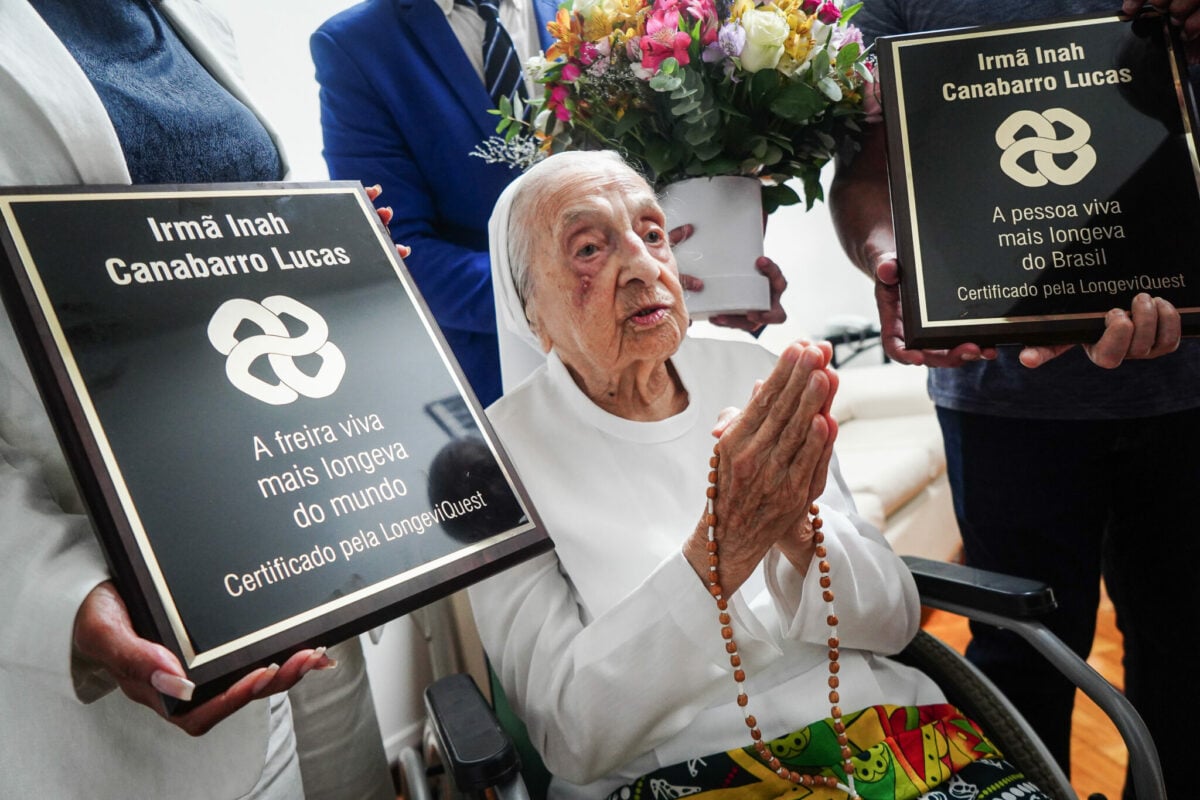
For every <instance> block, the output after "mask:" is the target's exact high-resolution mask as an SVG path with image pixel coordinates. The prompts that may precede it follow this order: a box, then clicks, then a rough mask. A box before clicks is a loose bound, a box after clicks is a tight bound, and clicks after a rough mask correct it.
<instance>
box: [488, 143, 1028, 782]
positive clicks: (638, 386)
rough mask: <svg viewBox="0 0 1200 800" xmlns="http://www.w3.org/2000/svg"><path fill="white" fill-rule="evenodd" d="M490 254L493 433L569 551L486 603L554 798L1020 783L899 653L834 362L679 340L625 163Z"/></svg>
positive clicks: (520, 199)
mask: <svg viewBox="0 0 1200 800" xmlns="http://www.w3.org/2000/svg"><path fill="white" fill-rule="evenodd" d="M490 234H491V246H492V265H493V279H494V284H495V287H496V303H497V315H498V317H499V323H500V328H501V332H502V335H503V337H504V338H503V340H502V346H501V356H502V359H503V362H504V366H505V381H506V388H507V392H506V394H505V395H504V397H502V398H501V399H500V400H499V401H497V402H496V403H495V404H494V405H493V406H491V408H490V409H489V411H488V414H489V417H490V419H491V421H492V423H493V425H494V427H495V429H496V431H497V432H498V433H499V435H500V437H501V439H502V440H503V442H504V445H505V447H506V449H507V450H508V452H509V454H510V455H511V457H512V459H513V462H514V463H515V465H516V467H517V470H518V472H519V473H520V475H521V477H522V479H523V480H524V482H525V485H526V487H527V488H528V490H529V492H530V495H531V497H532V499H533V502H534V504H535V505H536V506H537V508H538V510H539V512H540V513H541V516H542V517H543V519H544V521H545V525H546V528H547V530H548V531H549V533H550V535H551V537H552V538H553V540H554V543H555V547H556V549H555V551H554V552H551V553H549V554H546V555H544V556H541V557H539V558H537V559H534V560H532V561H528V562H526V563H524V564H522V565H519V566H517V567H515V568H513V569H510V570H508V571H507V572H504V573H502V574H500V575H498V576H496V577H495V578H492V579H490V580H488V581H485V582H484V583H482V584H479V585H477V586H475V587H473V588H472V590H471V592H470V595H471V602H472V606H473V608H474V612H475V617H476V620H477V622H478V626H479V630H480V634H481V637H482V640H483V642H484V645H485V647H486V649H487V652H488V655H489V657H490V658H491V661H492V665H493V667H494V669H495V670H496V672H497V674H498V676H499V678H500V681H501V683H502V684H503V686H504V689H505V691H506V693H507V694H508V696H509V699H510V700H511V701H512V703H513V706H514V708H515V709H516V710H517V712H518V713H519V714H520V715H521V717H522V718H523V719H524V721H525V723H526V725H527V727H528V729H529V732H530V736H531V739H532V741H533V744H534V746H535V747H536V748H537V749H538V751H539V752H540V753H541V754H542V756H543V759H544V760H545V762H546V765H547V767H548V769H549V770H550V772H551V773H552V774H553V775H554V780H553V782H552V784H551V789H550V793H551V796H552V797H581V798H582V797H588V798H602V797H606V796H612V797H619V798H635V797H638V796H643V795H644V796H648V797H651V796H652V797H672V798H673V797H679V796H682V795H685V794H689V795H690V794H699V793H702V792H707V791H714V792H716V791H720V792H723V793H729V792H733V793H734V794H732V795H731V796H734V797H774V796H783V795H785V794H788V793H792V796H807V797H814V798H822V797H828V798H846V797H856V796H861V797H863V798H872V797H888V798H893V797H913V798H915V797H919V796H921V795H923V794H924V793H926V792H929V791H930V790H936V789H935V787H939V786H940V787H942V788H943V789H944V788H946V786H947V785H949V784H951V783H954V782H957V783H963V782H969V783H978V784H980V785H988V784H990V783H992V782H994V781H996V780H999V779H1002V778H1005V776H1008V778H1007V779H1008V780H1009V781H1010V782H1011V783H1012V784H1013V785H1020V784H1021V783H1022V781H1023V780H1024V779H1023V778H1022V777H1021V776H1020V774H1019V773H1017V772H1016V771H1015V769H1014V768H1013V767H1011V766H1010V765H1008V764H1007V763H1005V762H1002V761H999V760H996V759H995V755H996V754H995V751H994V748H992V747H991V745H990V743H989V742H988V741H987V740H986V739H985V738H983V736H982V735H981V734H980V732H979V731H978V729H977V728H976V727H975V726H974V725H973V723H971V722H970V721H968V720H965V719H963V718H962V717H961V715H959V714H958V713H957V712H956V710H955V709H953V708H952V707H950V706H947V705H944V703H945V699H944V697H943V695H942V693H941V691H940V690H939V689H938V688H937V686H936V685H934V684H933V683H932V682H931V681H930V680H929V679H928V678H927V677H926V676H924V675H923V674H922V673H920V672H918V671H916V670H914V669H911V668H909V667H905V666H902V665H900V664H898V663H896V662H893V661H891V660H889V659H887V658H886V657H884V655H883V654H889V653H896V652H898V651H899V650H901V649H902V648H903V647H904V646H905V645H906V644H907V643H908V641H909V640H910V639H911V638H912V637H913V635H914V634H915V632H916V630H917V627H918V624H919V617H920V608H919V604H918V600H917V593H916V589H915V586H914V584H913V581H912V577H911V576H910V575H909V573H908V571H907V570H906V568H905V567H904V565H903V563H902V562H901V561H900V560H899V558H898V557H897V556H896V555H895V554H894V553H892V551H891V550H890V549H889V547H888V545H887V544H886V542H885V541H884V539H883V538H882V536H880V534H879V533H878V532H877V531H876V530H874V529H873V528H871V527H870V526H869V525H867V524H866V523H864V522H863V521H862V520H861V519H860V518H859V517H858V516H857V515H856V514H855V512H854V506H853V503H852V502H851V500H850V497H849V495H848V492H847V490H846V488H845V485H844V483H843V482H842V481H841V479H840V476H839V474H838V471H837V467H836V460H835V459H834V458H833V456H832V446H833V441H834V439H835V436H836V430H837V426H836V424H835V422H834V421H833V419H832V418H831V417H830V415H829V406H830V401H831V399H832V397H833V394H834V392H835V391H836V389H837V376H836V375H835V374H834V372H833V371H832V370H831V369H830V368H829V366H828V363H829V356H830V350H829V347H828V345H820V346H818V345H813V344H809V343H805V342H798V343H794V344H792V345H790V346H788V347H787V348H785V349H784V351H783V353H782V354H781V355H780V356H778V357H775V356H773V355H771V354H770V353H769V352H767V351H766V350H764V349H763V348H761V347H759V346H757V345H756V344H750V343H735V342H729V341H715V340H704V339H694V338H689V337H688V336H687V330H688V322H689V320H688V315H687V311H686V310H685V308H684V302H683V292H682V289H681V288H680V281H679V274H678V272H677V270H676V266H675V260H674V258H673V256H672V253H671V248H670V244H669V242H668V237H667V221H666V220H665V219H664V218H663V212H662V209H661V208H660V207H659V205H658V202H657V201H656V198H655V195H654V193H653V191H652V190H651V188H650V187H649V186H648V185H647V183H646V182H645V181H644V180H643V179H642V178H641V177H640V176H639V175H638V174H637V173H636V172H634V171H633V170H632V169H631V168H629V167H628V166H627V165H626V164H625V163H624V162H623V161H622V160H621V159H620V158H619V157H618V156H617V155H615V154H613V153H606V152H570V153H562V154H559V155H554V156H551V157H549V158H547V159H545V160H544V161H542V162H540V163H539V164H537V165H536V166H534V167H533V168H532V169H530V170H529V171H528V172H527V173H525V174H524V175H523V176H522V177H521V178H519V179H518V180H516V181H514V182H513V184H512V185H510V186H509V188H508V190H507V191H506V192H505V193H504V194H503V195H502V197H501V198H500V200H499V202H498V203H497V206H496V208H495V210H494V212H493V216H492V220H491V231H490ZM526 374H527V375H528V376H527V377H524V376H525V375H526ZM734 406H744V409H743V410H742V411H740V412H736V411H735V410H734V409H733V408H732V407H734ZM714 445H715V448H714ZM814 503H815V504H816V509H819V510H816V512H815V513H816V515H814V511H815V509H814V508H813V504H814ZM889 743H890V746H889ZM897 743H898V744H897ZM872 746H874V747H872ZM930 748H932V750H930ZM927 750H929V751H930V752H932V753H933V754H934V758H933V759H932V760H928V759H926V758H925V757H924V756H925V753H926V751H927ZM980 771H981V772H980ZM973 772H975V773H976V774H975V775H974V777H973V776H972V773H973ZM797 791H798V792H799V793H798V794H797V793H795V792H797ZM806 793H810V794H806ZM724 796H726V794H722V797H724ZM964 796H965V795H964ZM1026 796H1027V797H1039V796H1040V795H1039V794H1037V793H1035V791H1034V790H1033V788H1032V786H1030V787H1029V793H1028V794H1027V795H1026Z"/></svg>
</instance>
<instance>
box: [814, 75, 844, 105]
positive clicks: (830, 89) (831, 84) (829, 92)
mask: <svg viewBox="0 0 1200 800" xmlns="http://www.w3.org/2000/svg"><path fill="white" fill-rule="evenodd" d="M817 86H818V87H819V88H820V89H821V92H822V94H824V95H825V96H826V97H828V98H829V99H830V100H832V101H833V102H835V103H836V102H837V101H838V100H841V99H842V87H841V86H838V82H837V81H835V80H834V79H833V78H829V77H825V78H821V80H820V81H818V82H817Z"/></svg>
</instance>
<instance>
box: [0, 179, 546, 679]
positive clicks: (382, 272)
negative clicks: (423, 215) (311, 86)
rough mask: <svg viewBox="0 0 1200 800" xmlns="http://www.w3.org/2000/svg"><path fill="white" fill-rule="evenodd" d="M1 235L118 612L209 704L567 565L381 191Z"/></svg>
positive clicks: (154, 203)
mask: <svg viewBox="0 0 1200 800" xmlns="http://www.w3.org/2000/svg"><path fill="white" fill-rule="evenodd" d="M0 213H2V215H3V222H4V225H3V234H4V248H3V253H4V254H5V255H7V259H8V262H9V266H10V267H11V268H10V269H6V270H0V273H2V275H3V288H4V299H5V301H6V303H7V305H8V308H9V313H10V315H11V317H12V318H13V322H14V326H15V327H16V329H17V331H18V334H19V335H20V337H21V340H22V344H23V346H24V347H25V349H26V356H27V358H28V360H29V362H30V365H31V367H32V369H33V372H34V375H35V378H36V379H37V382H38V384H39V387H40V389H41V391H42V395H43V399H44V400H45V402H46V405H47V407H48V409H49V411H50V413H51V417H52V419H53V420H54V422H55V425H56V429H57V431H58V433H59V436H60V440H61V442H62V444H63V447H64V451H65V452H66V454H67V456H68V460H69V462H70V463H71V465H72V468H73V470H74V473H75V477H76V480H77V482H78V484H79V486H80V489H81V492H82V495H83V497H84V499H85V501H86V502H87V505H88V507H89V511H90V513H91V515H92V520H93V524H94V526H95V528H96V531H97V533H98V535H99V537H100V540H101V542H102V544H103V546H104V549H105V551H106V554H107V556H108V559H109V563H110V566H111V568H112V570H113V573H114V576H115V578H116V579H117V581H118V586H119V588H120V591H121V593H122V596H123V597H124V598H125V599H126V601H127V603H128V605H129V607H130V611H131V614H132V616H133V618H134V621H135V625H136V626H137V628H138V631H139V633H140V634H141V635H143V636H145V637H147V638H151V639H154V640H157V641H161V642H163V643H164V644H165V645H167V646H168V647H169V648H171V649H172V650H173V651H174V652H175V653H176V654H177V655H178V656H179V658H180V660H181V661H182V662H183V664H184V665H185V668H186V669H187V672H188V674H189V677H190V678H192V679H193V680H195V681H196V682H197V683H198V684H201V686H200V690H199V691H198V693H197V696H198V698H203V697H205V696H209V695H211V694H212V693H213V692H214V691H215V690H216V689H218V688H219V687H221V686H223V685H226V684H228V683H229V682H231V681H232V680H233V679H235V678H236V676H237V675H238V674H240V673H244V672H245V671H246V670H247V669H249V668H251V667H253V666H255V665H259V664H263V663H267V662H269V661H271V660H278V659H279V658H280V657H281V656H284V655H286V654H287V653H288V652H290V651H294V650H296V649H299V648H301V647H306V646H315V645H318V644H332V643H334V642H336V641H340V640H341V639H343V638H345V637H347V636H350V635H353V634H356V633H359V632H361V631H363V630H366V629H367V628H369V627H372V626H374V625H377V624H379V623H380V622H382V621H384V620H386V619H389V618H392V617H395V616H397V615H399V614H402V613H404V612H406V611H408V610H411V609H412V608H415V607H417V606H419V605H421V604H424V603H427V602H429V601H431V600H433V599H436V598H437V597H440V596H442V595H444V594H446V593H448V592H450V591H453V590H455V589H458V588H461V587H462V586H465V585H466V584H468V583H470V582H472V581H475V580H478V579H479V578H482V577H484V576H486V575H489V574H492V573H494V572H497V571H498V570H500V569H502V568H503V567H505V566H507V565H509V564H511V563H514V562H515V561H517V560H520V559H522V558H527V557H529V556H531V555H533V554H534V553H537V552H541V551H544V550H545V549H548V548H549V546H550V545H549V541H548V539H547V538H546V536H545V534H544V532H543V531H542V529H541V526H540V523H539V521H538V518H537V516H536V513H535V512H534V509H533V507H532V505H531V504H530V502H529V500H528V497H527V496H526V495H525V493H524V491H523V489H522V488H521V485H520V483H519V482H518V480H517V477H516V475H515V473H514V472H513V470H512V467H511V465H510V464H509V462H508V460H507V458H506V457H505V455H504V453H503V452H502V450H501V449H500V447H499V445H498V443H497V441H496V438H495V437H494V435H493V433H492V431H491V429H490V427H489V426H488V423H487V420H486V418H485V416H484V415H483V413H482V412H481V410H480V407H479V404H478V401H477V400H476V399H475V397H474V395H473V394H472V393H471V390H470V389H469V387H468V385H467V383H466V381H465V379H464V378H463V376H462V373H461V371H460V370H459V368H458V366H457V364H456V363H455V362H454V360H453V357H452V356H451V354H450V351H449V348H448V347H447V346H446V344H445V341H444V340H443V339H442V337H441V334H440V333H439V332H438V330H437V328H436V326H435V324H434V323H433V321H432V317H431V316H430V314H429V312H428V310H427V309H426V307H425V305H424V303H423V301H422V300H421V298H420V296H419V294H418V293H417V291H416V288H415V285H414V283H413V281H412V280H411V278H410V277H409V275H408V274H407V272H406V270H405V269H404V266H403V264H402V263H401V261H400V259H399V258H398V256H397V254H396V252H395V247H394V246H393V244H392V243H391V241H390V240H389V239H388V236H387V233H386V231H385V230H384V228H383V226H382V225H381V224H380V223H379V220H378V218H377V216H376V214H375V212H374V210H373V208H372V207H371V204H370V201H369V200H368V199H367V198H366V195H365V193H364V192H363V190H362V187H361V186H360V185H358V184H348V183H327V184H307V185H296V184H254V185H228V186H216V187H214V186H205V187H199V186H179V187H167V188H163V187H134V188H132V189H131V188H128V187H122V188H112V189H108V188H106V189H88V190H81V189H79V188H75V187H72V188H70V189H62V188H58V189H30V190H12V191H10V192H9V193H7V194H5V195H3V196H0ZM451 420H452V421H453V424H452V425H451V424H449V422H450V421H451Z"/></svg>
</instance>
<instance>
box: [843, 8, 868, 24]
mask: <svg viewBox="0 0 1200 800" xmlns="http://www.w3.org/2000/svg"><path fill="white" fill-rule="evenodd" d="M862 7H863V4H862V3H855V4H854V5H852V6H850V7H849V8H847V9H843V10H842V19H841V24H842V25H846V24H848V23H849V22H850V20H851V19H853V17H854V15H855V14H857V13H858V12H859V11H860V10H861V9H862Z"/></svg>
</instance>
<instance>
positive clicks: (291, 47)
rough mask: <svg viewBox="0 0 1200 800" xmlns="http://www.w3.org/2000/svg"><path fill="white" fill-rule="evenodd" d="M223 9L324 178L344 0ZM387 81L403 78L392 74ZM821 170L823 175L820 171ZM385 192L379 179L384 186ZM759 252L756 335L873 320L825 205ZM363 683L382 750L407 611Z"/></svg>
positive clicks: (253, 70) (263, 99)
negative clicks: (321, 59) (317, 68)
mask: <svg viewBox="0 0 1200 800" xmlns="http://www.w3.org/2000/svg"><path fill="white" fill-rule="evenodd" d="M208 3H209V5H211V6H213V7H214V8H216V9H217V10H218V11H220V12H222V13H224V14H225V15H226V17H227V18H228V19H229V21H230V23H231V25H232V26H233V29H234V33H235V35H236V36H237V39H238V49H239V52H240V54H241V58H242V66H243V70H244V72H245V76H246V80H247V82H248V84H249V87H250V90H251V91H252V93H253V94H254V96H255V99H256V102H257V103H258V104H259V105H260V107H261V108H262V109H263V110H264V112H265V113H266V115H267V116H268V118H269V119H271V121H272V123H273V124H274V125H275V127H276V128H277V129H278V130H279V131H280V133H281V135H282V136H283V139H284V144H285V147H286V149H287V152H288V157H289V160H290V162H291V167H292V177H293V178H294V179H295V180H320V179H324V178H326V177H327V175H328V173H327V171H326V169H325V164H324V161H323V160H322V158H321V131H320V124H319V120H318V102H317V84H316V82H315V80H314V79H313V66H312V62H311V60H310V58H309V52H308V37H309V35H310V34H311V33H312V32H313V31H314V30H316V28H317V27H318V26H319V25H320V24H321V23H322V22H323V21H324V20H325V19H327V18H328V17H330V16H332V15H333V14H335V13H336V12H337V11H339V10H341V9H342V8H345V7H347V6H349V5H351V3H350V2H347V0H287V1H286V2H285V1H284V0H208ZM396 80H404V76H403V75H397V76H396ZM826 177H827V178H828V176H826ZM384 189H385V191H386V189H387V187H384ZM766 253H767V254H768V255H769V256H771V257H772V258H774V259H775V261H777V262H778V263H779V265H780V266H781V267H782V269H783V271H784V274H785V275H786V276H787V279H788V283H789V286H788V290H787V293H786V294H785V296H784V305H785V307H786V309H787V311H788V316H789V321H788V324H786V325H784V326H779V327H777V328H773V329H770V330H768V331H767V332H766V333H765V334H764V335H763V337H762V342H763V343H764V344H766V345H767V346H768V347H772V348H776V349H778V348H780V347H782V346H783V345H784V344H786V343H787V342H788V341H790V340H791V339H794V338H797V337H800V336H816V335H819V334H820V333H821V332H822V331H824V330H825V328H826V326H827V324H828V322H829V320H831V319H836V318H838V317H844V316H846V315H857V316H861V317H864V318H867V319H871V320H874V318H875V308H874V300H873V297H872V293H871V284H870V282H869V281H867V280H866V279H865V278H864V277H863V276H862V275H861V274H859V273H858V272H857V271H856V270H854V269H853V268H852V267H850V266H849V262H848V261H847V260H846V258H845V256H844V255H843V254H842V251H841V249H840V247H839V246H838V243H837V240H836V238H835V237H834V235H833V231H832V229H831V228H830V224H829V215H828V212H827V210H826V209H825V207H824V206H818V207H817V208H815V209H814V210H813V211H812V212H809V213H807V214H806V213H805V212H804V210H803V206H802V205H800V206H792V207H789V208H784V209H781V210H780V211H778V212H777V213H776V214H775V215H774V216H772V218H771V221H770V223H769V225H768V228H767V240H766ZM366 650H367V660H368V666H369V669H370V674H371V682H372V688H373V690H374V692H375V700H376V706H377V708H378V711H379V718H380V725H381V727H382V728H383V732H384V738H385V741H386V743H387V745H388V752H389V755H391V756H393V757H394V756H395V753H396V751H397V749H398V748H399V746H400V745H401V743H403V742H406V741H412V742H414V743H415V737H416V736H417V734H418V732H419V727H418V726H419V720H420V719H421V716H422V711H421V700H420V687H422V686H423V685H424V682H425V681H427V680H428V677H427V676H428V675H429V665H428V659H427V657H426V655H425V653H424V645H423V642H422V640H421V638H420V636H419V634H418V633H417V631H416V629H415V627H414V625H413V624H412V623H411V622H410V621H409V620H408V619H401V620H397V621H396V622H393V623H390V624H389V625H388V626H387V631H386V635H385V636H384V637H383V639H382V640H381V642H380V643H379V644H378V645H370V644H367V645H366Z"/></svg>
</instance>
